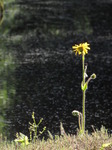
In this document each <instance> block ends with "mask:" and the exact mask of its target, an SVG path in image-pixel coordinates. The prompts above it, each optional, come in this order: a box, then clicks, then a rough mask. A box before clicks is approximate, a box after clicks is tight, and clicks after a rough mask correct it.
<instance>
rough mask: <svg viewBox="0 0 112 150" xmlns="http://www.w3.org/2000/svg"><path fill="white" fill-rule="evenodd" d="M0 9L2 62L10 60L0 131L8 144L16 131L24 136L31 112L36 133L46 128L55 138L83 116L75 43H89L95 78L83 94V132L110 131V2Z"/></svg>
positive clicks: (21, 1) (27, 1) (27, 0)
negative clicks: (1, 14) (1, 15)
mask: <svg viewBox="0 0 112 150" xmlns="http://www.w3.org/2000/svg"><path fill="white" fill-rule="evenodd" d="M5 8H6V9H5V13H4V15H5V19H4V22H3V24H2V26H1V34H0V35H1V37H2V38H1V43H2V49H3V50H5V52H4V53H3V54H4V55H3V54H2V57H1V59H2V60H5V62H6V60H7V59H8V60H9V58H10V57H11V59H10V63H9V64H8V65H5V67H4V68H5V69H3V71H1V84H2V86H1V87H2V89H3V91H6V92H7V94H5V96H6V97H4V99H7V100H6V104H5V105H4V106H2V107H3V108H2V107H1V108H2V109H1V116H3V118H4V120H5V121H4V122H5V123H4V127H3V129H2V132H4V131H5V134H6V132H7V133H9V134H8V135H7V136H8V137H9V138H10V139H12V138H13V137H14V136H15V134H16V132H22V133H24V134H27V135H28V127H29V121H32V120H31V114H32V112H33V111H34V112H35V117H36V120H37V122H38V121H39V119H40V118H43V123H42V124H41V125H40V130H41V129H42V127H43V126H46V127H47V130H50V132H51V133H52V134H60V130H59V125H60V121H62V122H63V126H64V128H65V131H66V132H67V133H70V134H74V133H75V132H76V129H77V127H78V122H77V118H75V117H73V116H72V114H71V112H72V111H73V110H74V109H75V110H79V111H82V93H81V89H80V84H81V80H82V75H81V72H82V69H81V57H80V56H75V54H74V53H73V52H72V45H74V44H79V43H80V42H81V43H82V42H88V43H90V47H91V50H90V51H89V54H88V55H86V63H87V64H88V71H87V73H88V75H89V76H90V75H91V74H92V73H96V75H97V78H96V79H95V80H94V81H91V83H90V84H89V89H88V91H87V93H86V129H87V130H89V131H92V127H91V125H94V126H95V128H98V129H99V128H100V127H101V126H102V125H104V126H105V127H106V128H108V129H109V130H111V128H112V126H111V120H112V108H111V106H112V100H111V97H112V94H111V93H112V76H111V74H112V69H111V64H112V51H111V47H112V17H111V9H112V1H111V0H110V1H109V0H107V1H106V0H105V1H104V0H103V1H102V0H94V1H92V0H91V1H89V0H83V1H81V0H69V1H68V0H61V1H58V0H57V1H53V0H44V1H39V0H35V1H31V0H16V2H13V1H12V2H10V3H5ZM11 10H12V11H11ZM8 12H9V13H8ZM11 12H13V17H12V18H11ZM7 16H9V18H8V17H7ZM2 52H3V51H2ZM3 56H4V57H5V58H4V57H3ZM6 56H7V57H6ZM7 62H8V61H7ZM3 81H4V82H3ZM4 99H3V100H2V101H4ZM44 135H45V136H46V135H47V133H46V132H45V133H44Z"/></svg>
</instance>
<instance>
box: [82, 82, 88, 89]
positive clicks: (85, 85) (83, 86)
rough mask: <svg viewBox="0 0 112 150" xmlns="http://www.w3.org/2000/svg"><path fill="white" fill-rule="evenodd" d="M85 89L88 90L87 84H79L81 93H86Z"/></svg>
mask: <svg viewBox="0 0 112 150" xmlns="http://www.w3.org/2000/svg"><path fill="white" fill-rule="evenodd" d="M87 88H88V84H87V83H85V84H84V85H83V83H81V89H82V91H86V90H87Z"/></svg>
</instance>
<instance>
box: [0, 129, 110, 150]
mask: <svg viewBox="0 0 112 150" xmlns="http://www.w3.org/2000/svg"><path fill="white" fill-rule="evenodd" d="M109 143H112V136H108V133H107V130H105V128H104V127H102V128H101V130H100V131H99V130H96V131H94V132H93V133H92V134H88V133H86V134H84V135H78V134H77V135H66V134H64V135H63V136H60V137H59V136H56V138H55V140H52V139H48V140H47V141H45V140H36V142H34V143H31V144H29V145H27V146H24V147H23V146H22V145H16V144H15V143H14V142H8V141H7V140H3V139H2V137H1V138H0V150H112V145H110V144H109ZM103 144H105V145H108V146H107V147H105V148H103V147H102V145H103ZM101 147H102V148H101Z"/></svg>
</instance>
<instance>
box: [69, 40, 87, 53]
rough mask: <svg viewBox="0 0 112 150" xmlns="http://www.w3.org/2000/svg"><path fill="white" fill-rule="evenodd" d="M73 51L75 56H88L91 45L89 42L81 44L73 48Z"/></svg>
mask: <svg viewBox="0 0 112 150" xmlns="http://www.w3.org/2000/svg"><path fill="white" fill-rule="evenodd" d="M72 48H73V51H74V52H75V54H76V55H77V54H79V55H80V54H84V55H85V54H87V53H88V50H90V47H89V44H88V43H87V42H85V43H80V44H79V45H75V46H72Z"/></svg>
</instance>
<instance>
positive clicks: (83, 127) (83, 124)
mask: <svg viewBox="0 0 112 150" xmlns="http://www.w3.org/2000/svg"><path fill="white" fill-rule="evenodd" d="M84 59H85V57H84V54H82V74H83V82H82V84H83V86H84V85H85V67H84ZM85 92H86V90H83V91H82V94H83V98H82V115H83V117H82V119H83V120H82V132H83V133H84V132H85Z"/></svg>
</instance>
